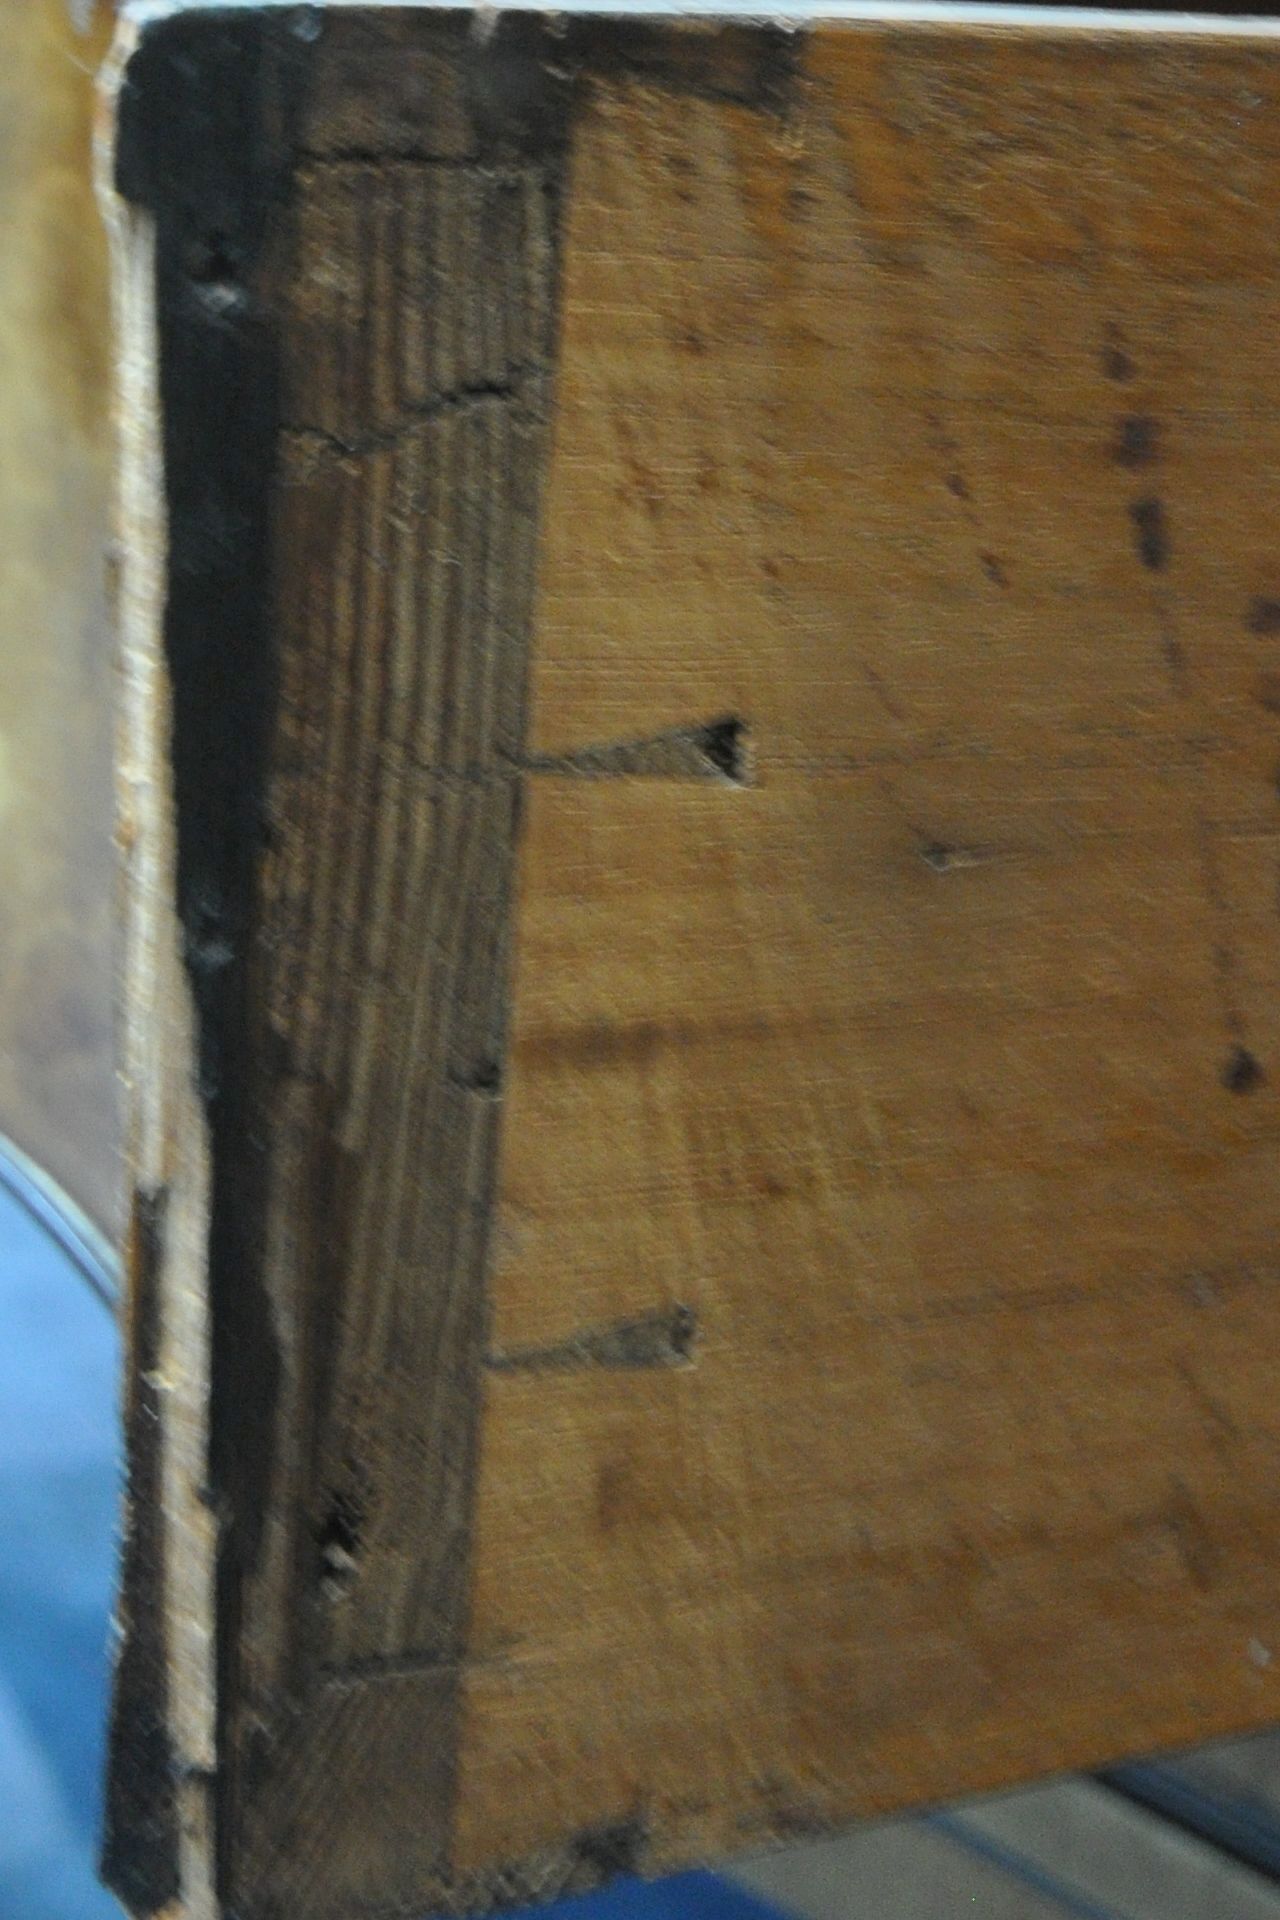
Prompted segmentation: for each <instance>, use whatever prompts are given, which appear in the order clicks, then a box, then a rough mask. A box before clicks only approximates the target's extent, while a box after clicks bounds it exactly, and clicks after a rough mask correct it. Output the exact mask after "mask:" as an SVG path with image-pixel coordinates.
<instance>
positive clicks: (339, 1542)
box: [316, 1493, 363, 1600]
mask: <svg viewBox="0 0 1280 1920" xmlns="http://www.w3.org/2000/svg"><path fill="white" fill-rule="evenodd" d="M362 1520H363V1515H362V1513H361V1512H360V1509H359V1507H358V1505H357V1503H356V1501H355V1499H354V1497H353V1496H352V1495H351V1494H349V1493H340V1494H335V1495H334V1497H333V1500H332V1502H331V1504H330V1507H329V1512H328V1516H327V1517H326V1519H325V1522H324V1525H323V1526H322V1527H321V1529H320V1532H319V1534H318V1536H317V1542H316V1544H317V1547H318V1549H319V1559H320V1591H321V1593H323V1594H324V1596H325V1597H326V1599H329V1600H340V1599H341V1598H342V1596H343V1595H344V1594H345V1593H346V1592H347V1591H348V1589H349V1588H350V1587H351V1585H352V1583H353V1582H354V1580H355V1577H356V1575H357V1573H358V1572H359V1571H360V1528H361V1523H362Z"/></svg>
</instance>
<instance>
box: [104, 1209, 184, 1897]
mask: <svg viewBox="0 0 1280 1920" xmlns="http://www.w3.org/2000/svg"><path fill="white" fill-rule="evenodd" d="M165 1205H166V1195H165V1193H164V1192H163V1190H162V1191H160V1192H158V1193H140V1192H139V1193H135V1194H134V1196H133V1209H132V1218H131V1221H130V1233H129V1244H128V1248H127V1255H126V1257H127V1261H128V1266H129V1277H130V1286H129V1301H128V1313H129V1321H128V1343H129V1354H130V1371H129V1379H128V1386H127V1391H126V1400H125V1412H124V1425H125V1448H126V1454H127V1459H128V1478H127V1482H126V1487H125V1515H126V1517H125V1534H124V1546H123V1553H122V1561H121V1576H120V1577H121V1587H122V1594H123V1597H122V1604H121V1620H120V1627H121V1632H122V1643H121V1648H120V1653H119V1657H118V1659H117V1662H116V1669H115V1684H114V1691H113V1698H112V1704H111V1723H110V1727H109V1729H108V1736H107V1748H108V1772H107V1795H106V1806H105V1811H104V1819H103V1840H102V1856H101V1870H102V1877H103V1879H104V1880H105V1881H106V1883H107V1885H108V1886H109V1887H111V1888H112V1889H113V1891H114V1892H116V1893H117V1894H119V1896H120V1898H121V1900H123V1901H124V1903H125V1905H126V1906H127V1907H129V1908H130V1909H131V1911H133V1912H135V1913H152V1912H155V1911H157V1910H158V1909H160V1908H162V1907H164V1906H166V1905H167V1904H168V1903H169V1902H170V1901H172V1900H174V1899H176V1897H177V1895H178V1893H179V1891H180V1888H181V1878H180V1872H179V1845H178V1809H177V1796H176V1763H175V1759H174V1752H173V1742H172V1739H171V1737H170V1732H169V1658H168V1650H167V1645H166V1642H167V1637H168V1636H167V1633H166V1624H165V1608H164V1592H165V1545H166V1543H165V1525H164V1500H163V1467H162V1461H161V1446H162V1432H161V1424H160V1422H161V1407H160V1394H159V1390H158V1388H157V1385H156V1377H155V1376H156V1369H157V1366H158V1364H159V1359H160V1325H159V1312H160V1296H159V1283H160V1268H161V1260H162V1254H163V1242H164V1222H165Z"/></svg>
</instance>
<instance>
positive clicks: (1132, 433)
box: [1111, 413, 1159, 472]
mask: <svg viewBox="0 0 1280 1920" xmlns="http://www.w3.org/2000/svg"><path fill="white" fill-rule="evenodd" d="M1158 441H1159V428H1158V427H1157V425H1156V422H1155V421H1154V420H1153V419H1151V417H1150V415H1149V414H1145V413H1131V414H1128V415H1126V417H1125V418H1124V419H1123V420H1122V421H1121V422H1120V426H1119V430H1118V431H1117V434H1116V443H1115V446H1114V448H1113V450H1112V454H1111V457H1112V459H1113V460H1114V461H1115V463H1116V465H1117V466H1118V467H1127V468H1128V469H1129V470H1130V471H1131V472H1133V471H1136V469H1137V468H1139V467H1149V466H1150V465H1151V463H1152V461H1154V460H1155V459H1156V457H1157V454H1158V451H1159V447H1158Z"/></svg>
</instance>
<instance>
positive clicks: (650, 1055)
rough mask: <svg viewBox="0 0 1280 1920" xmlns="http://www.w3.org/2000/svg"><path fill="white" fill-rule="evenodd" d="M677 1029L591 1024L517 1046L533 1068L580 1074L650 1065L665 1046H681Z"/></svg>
mask: <svg viewBox="0 0 1280 1920" xmlns="http://www.w3.org/2000/svg"><path fill="white" fill-rule="evenodd" d="M680 1038H681V1035H680V1032H679V1031H678V1030H677V1029H670V1030H669V1029H667V1028H665V1027H663V1026H661V1025H659V1023H658V1022H657V1021H656V1020H633V1021H627V1022H625V1023H623V1022H619V1023H613V1022H610V1021H605V1020H591V1021H587V1022H586V1023H585V1024H584V1025H582V1026H579V1027H570V1028H557V1029H556V1030H554V1031H553V1032H552V1033H550V1034H548V1035H545V1036H530V1037H528V1038H526V1039H524V1040H522V1041H520V1042H519V1043H518V1045H517V1057H518V1058H519V1059H520V1060H522V1061H525V1062H528V1063H530V1064H535V1063H542V1062H548V1061H549V1062H552V1063H554V1064H556V1065H558V1066H572V1067H573V1068H574V1069H575V1070H577V1071H579V1072H581V1071H586V1070H589V1069H590V1068H592V1067H612V1066H617V1065H622V1064H626V1063H629V1062H632V1061H634V1062H635V1063H637V1064H638V1065H641V1066H646V1065H649V1064H650V1063H651V1062H652V1061H653V1060H654V1059H655V1058H656V1057H657V1055H658V1053H659V1052H660V1051H661V1049H662V1047H663V1045H664V1044H668V1043H669V1044H672V1045H675V1044H678V1043H679V1041H680Z"/></svg>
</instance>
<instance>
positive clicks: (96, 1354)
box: [0, 1188, 773, 1920]
mask: <svg viewBox="0 0 1280 1920" xmlns="http://www.w3.org/2000/svg"><path fill="white" fill-rule="evenodd" d="M116 1386H117V1382H116V1336H115V1327H114V1323H113V1321H112V1318H111V1316H110V1314H109V1313H108V1312H106V1311H105V1310H104V1308H103V1305H102V1303H101V1301H100V1300H98V1299H97V1298H96V1297H95V1296H94V1294H93V1293H92V1292H90V1290H89V1288H88V1287H87V1286H86V1285H85V1284H84V1282H83V1281H82V1280H81V1279H80V1277H79V1276H78V1274H77V1273H76V1271H75V1268H74V1266H73V1264H72V1262H71V1261H70V1260H69V1259H68V1258H67V1256H66V1254H65V1253H64V1252H63V1250H62V1248H61V1247H60V1246H59V1245H58V1244H57V1243H56V1241H55V1240H54V1239H53V1238H52V1237H51V1235H50V1234H49V1232H48V1231H47V1229H46V1228H44V1227H43V1226H41V1225H39V1224H38V1223H37V1222H36V1221H35V1220H33V1219H32V1218H30V1216H29V1215H28V1214H27V1213H25V1212H24V1211H23V1210H22V1208H21V1207H20V1206H19V1205H18V1203H17V1201H16V1200H15V1199H14V1198H13V1197H12V1196H11V1195H10V1194H9V1193H7V1192H5V1190H4V1189H3V1188H0V1542H3V1547H4V1551H3V1552H2V1553H0V1920H119V1911H120V1910H119V1908H118V1907H117V1906H116V1904H115V1902H114V1900H112V1899H111V1898H110V1896H109V1895H108V1894H106V1893H104V1892H103V1890H102V1888H101V1887H99V1886H98V1884H97V1882H96V1880H95V1878H94V1861H95V1857H96V1851H97V1836H98V1822H99V1819H100V1816H101V1808H102V1793H101V1775H102V1755H103V1732H104V1724H105V1718H106V1710H107V1672H108V1655H107V1642H108V1627H107V1622H108V1619H109V1617H110V1604H111V1588H112V1582H113V1578H114V1572H115V1528H116V1503H117V1495H118V1469H117V1461H116ZM541 1912H542V1913H543V1914H544V1915H556V1914H558V1915H560V1916H562V1920H765V1916H772V1914H773V1909H771V1908H769V1907H766V1906H764V1905H762V1904H761V1903H759V1902H757V1901H755V1900H753V1899H751V1898H750V1896H749V1895H746V1894H743V1893H740V1892H739V1891H738V1890H737V1889H736V1888H734V1887H732V1886H729V1885H727V1884H726V1883H725V1882H724V1881H722V1880H719V1879H717V1878H716V1876H715V1875H714V1874H710V1873H686V1874H679V1875H677V1876H675V1877H674V1878H672V1879H669V1880H661V1881H657V1882H654V1883H652V1884H647V1883H644V1882H641V1881H636V1880H630V1881H621V1882H618V1883H617V1884H616V1885H614V1886H612V1887H609V1888H607V1889H606V1890H605V1891H603V1892H601V1893H593V1894H585V1895H583V1896H582V1897H581V1898H579V1899H576V1900H565V1901H561V1902H560V1904H559V1906H558V1907H552V1908H543V1909H542V1910H541Z"/></svg>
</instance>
